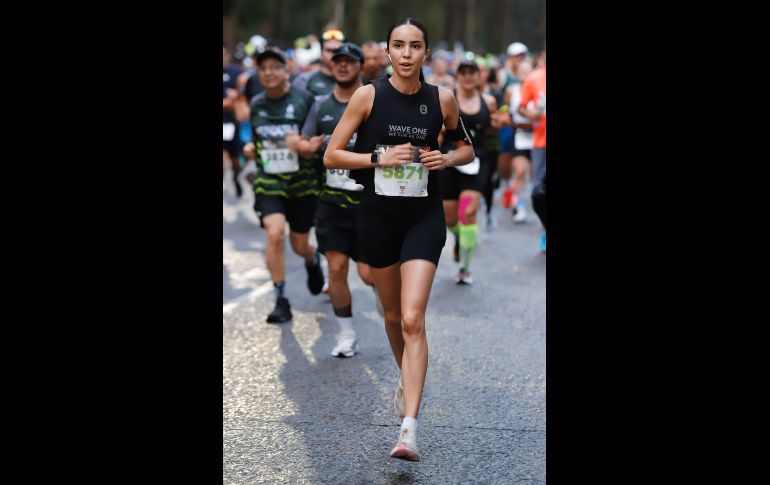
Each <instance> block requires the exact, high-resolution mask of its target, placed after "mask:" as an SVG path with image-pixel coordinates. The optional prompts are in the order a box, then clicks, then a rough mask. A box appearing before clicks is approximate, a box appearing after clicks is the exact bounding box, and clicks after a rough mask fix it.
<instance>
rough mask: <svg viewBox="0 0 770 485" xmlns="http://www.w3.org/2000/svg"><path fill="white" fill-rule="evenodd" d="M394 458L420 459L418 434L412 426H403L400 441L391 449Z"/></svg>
mask: <svg viewBox="0 0 770 485" xmlns="http://www.w3.org/2000/svg"><path fill="white" fill-rule="evenodd" d="M390 456H392V457H393V458H402V459H404V460H411V461H419V460H420V450H418V449H417V434H416V433H415V432H414V430H412V429H410V428H401V432H400V433H399V435H398V443H396V446H394V447H393V449H392V450H390Z"/></svg>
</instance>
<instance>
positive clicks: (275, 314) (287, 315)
mask: <svg viewBox="0 0 770 485" xmlns="http://www.w3.org/2000/svg"><path fill="white" fill-rule="evenodd" d="M289 320H291V305H289V300H288V299H286V298H284V297H282V296H281V297H278V300H276V302H275V308H274V309H273V311H272V312H270V315H268V316H267V323H284V322H288V321H289Z"/></svg>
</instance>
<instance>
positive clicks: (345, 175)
mask: <svg viewBox="0 0 770 485" xmlns="http://www.w3.org/2000/svg"><path fill="white" fill-rule="evenodd" d="M326 185H328V186H329V187H332V188H334V189H342V190H351V191H354V192H358V191H361V190H363V187H364V186H363V185H359V184H357V183H356V181H355V180H353V179H352V178H350V170H344V169H341V168H328V169H326Z"/></svg>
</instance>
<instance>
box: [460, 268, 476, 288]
mask: <svg viewBox="0 0 770 485" xmlns="http://www.w3.org/2000/svg"><path fill="white" fill-rule="evenodd" d="M461 284H463V285H472V284H473V276H471V274H470V273H469V272H467V271H465V272H463V278H462V282H461Z"/></svg>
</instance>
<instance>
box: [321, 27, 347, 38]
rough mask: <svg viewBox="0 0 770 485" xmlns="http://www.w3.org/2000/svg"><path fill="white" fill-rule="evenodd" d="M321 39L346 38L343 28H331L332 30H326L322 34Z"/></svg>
mask: <svg viewBox="0 0 770 485" xmlns="http://www.w3.org/2000/svg"><path fill="white" fill-rule="evenodd" d="M321 39H322V40H332V39H334V40H341V41H344V40H345V34H343V33H342V31H341V30H338V29H331V30H327V31H326V32H324V33H323V34H321Z"/></svg>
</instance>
